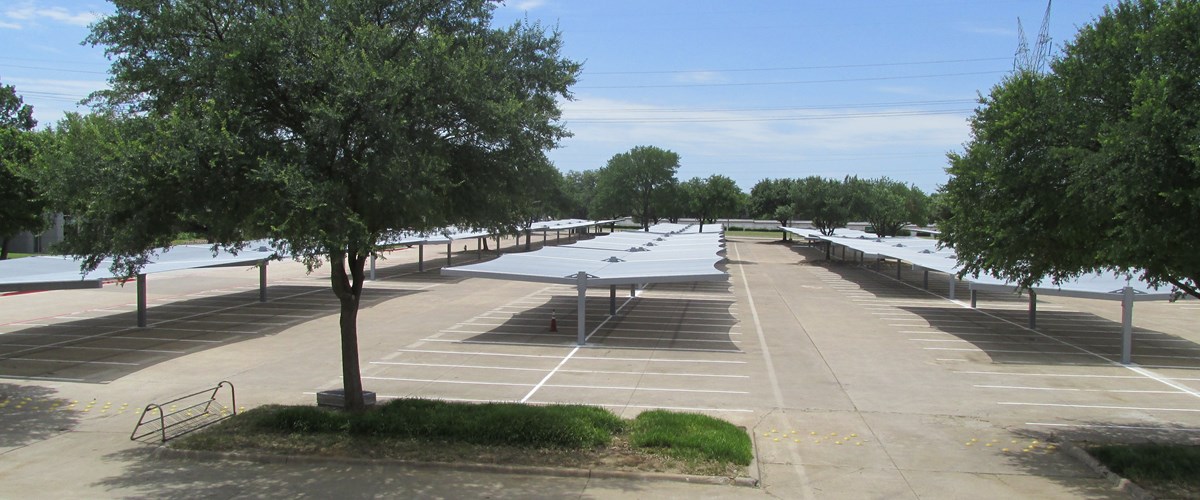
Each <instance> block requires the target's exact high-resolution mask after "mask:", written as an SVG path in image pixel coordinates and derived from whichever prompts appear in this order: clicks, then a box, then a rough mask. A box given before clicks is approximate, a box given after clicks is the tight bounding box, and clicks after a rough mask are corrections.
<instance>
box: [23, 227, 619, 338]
mask: <svg viewBox="0 0 1200 500" xmlns="http://www.w3.org/2000/svg"><path fill="white" fill-rule="evenodd" d="M616 222H617V221H615V220H600V221H592V220H581V219H564V220H555V221H543V222H537V223H534V224H533V225H532V226H531V227H530V228H528V232H527V234H534V233H541V234H542V237H543V242H545V241H546V239H547V238H548V235H549V234H550V232H554V233H555V241H558V240H559V238H561V236H562V235H563V233H566V236H567V238H568V239H570V238H572V237H575V238H576V239H578V238H577V236H576V235H579V234H586V233H589V232H591V231H592V228H600V227H603V226H606V225H607V226H610V227H611V226H612V225H613V224H615V223H616ZM492 237H494V238H496V241H497V244H496V251H497V252H499V248H500V244H499V241H500V237H501V235H500V234H498V233H495V232H490V231H479V230H472V229H459V228H452V227H451V228H444V229H441V230H437V231H431V232H425V233H415V232H407V233H401V234H399V235H396V236H394V237H391V238H388V239H387V240H385V241H382V242H380V246H381V247H382V248H384V249H387V248H395V247H400V246H406V247H411V246H416V247H417V248H418V264H417V265H418V271H424V268H425V259H424V248H425V245H442V244H445V245H447V246H446V250H447V252H446V266H450V265H451V264H452V262H451V256H452V252H451V250H452V247H453V245H454V244H455V243H458V242H463V241H470V240H472V239H473V240H476V242H477V245H478V247H479V249H482V244H483V243H482V242H483V239H484V238H492ZM280 257H281V256H278V255H277V254H276V252H275V250H273V249H271V248H270V247H269V246H267V244H266V242H265V241H264V242H252V243H251V244H250V245H248V246H247V247H246V248H243V249H241V250H238V251H236V252H230V251H227V250H224V249H216V250H214V249H213V247H212V246H211V245H176V246H173V247H170V248H163V249H160V250H158V251H156V252H153V254H152V256H151V258H150V260H149V261H148V262H147V263H146V264H145V266H144V267H143V268H142V269H141V272H139V273H138V274H137V276H136V277H135V278H134V280H135V282H136V284H137V323H138V326H139V327H145V326H146V324H147V305H146V304H147V293H148V290H147V286H146V276H147V275H149V274H155V273H163V272H170V271H179V270H184V269H202V268H210V267H234V266H257V267H258V270H259V301H260V302H266V301H267V263H268V262H270V261H271V260H274V259H278V258H280ZM282 257H283V258H286V256H282ZM479 257H480V258H482V251H481V252H480V254H479ZM111 265H112V261H111V260H109V259H105V260H104V261H101V262H100V264H99V266H97V267H96V269H95V270H94V271H90V272H87V273H82V272H80V261H79V258H77V257H75V256H51V255H40V256H31V257H25V258H20V259H10V260H5V261H0V293H3V292H30V291H41V290H69V289H82V288H100V287H102V286H104V284H106V283H113V282H118V281H120V280H121V278H122V277H121V276H117V275H115V274H113V273H112V272H111V271H110V270H109V267H110V266H111ZM370 279H372V280H373V279H375V257H374V256H372V258H371V274H370Z"/></svg>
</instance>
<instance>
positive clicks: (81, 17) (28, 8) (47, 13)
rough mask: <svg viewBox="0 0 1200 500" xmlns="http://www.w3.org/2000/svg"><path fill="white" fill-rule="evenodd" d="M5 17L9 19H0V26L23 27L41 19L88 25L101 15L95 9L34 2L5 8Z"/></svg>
mask: <svg viewBox="0 0 1200 500" xmlns="http://www.w3.org/2000/svg"><path fill="white" fill-rule="evenodd" d="M3 17H5V18H7V19H8V21H0V27H4V28H8V29H22V28H24V27H27V26H29V25H35V24H38V23H39V21H50V22H53V23H58V24H67V25H70V26H80V27H86V26H88V25H89V24H91V23H93V22H95V21H97V20H99V19H100V17H101V15H100V14H99V13H96V12H93V11H82V10H80V11H71V10H69V9H66V8H63V7H57V6H53V7H42V6H38V5H37V4H35V3H32V2H26V3H23V4H20V5H19V6H16V7H12V8H9V9H5V10H4V11H3Z"/></svg>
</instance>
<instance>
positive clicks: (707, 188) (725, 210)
mask: <svg viewBox="0 0 1200 500" xmlns="http://www.w3.org/2000/svg"><path fill="white" fill-rule="evenodd" d="M681 190H682V192H683V196H684V199H685V200H686V201H687V203H688V205H687V211H688V215H691V216H693V217H695V218H697V219H699V220H700V231H704V223H705V222H708V223H710V224H711V223H714V222H716V221H717V219H718V218H720V217H729V216H732V215H733V214H734V213H735V212H736V211H737V209H738V204H739V203H740V201H741V196H742V190H741V189H738V186H737V183H736V182H733V179H730V178H728V177H725V176H724V175H718V174H713V175H711V176H709V177H708V178H707V179H701V178H699V177H693V178H692V179H691V180H688V181H687V182H685V183H683V184H682V188H681Z"/></svg>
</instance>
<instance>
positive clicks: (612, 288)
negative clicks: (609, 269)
mask: <svg viewBox="0 0 1200 500" xmlns="http://www.w3.org/2000/svg"><path fill="white" fill-rule="evenodd" d="M608 315H609V316H616V315H617V285H608Z"/></svg>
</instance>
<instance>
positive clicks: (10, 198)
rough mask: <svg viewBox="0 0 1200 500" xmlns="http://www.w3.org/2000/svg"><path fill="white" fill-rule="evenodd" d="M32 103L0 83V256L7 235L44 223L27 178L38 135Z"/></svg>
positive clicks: (38, 196) (34, 188)
mask: <svg viewBox="0 0 1200 500" xmlns="http://www.w3.org/2000/svg"><path fill="white" fill-rule="evenodd" d="M36 126H37V121H36V120H34V119H33V107H32V106H30V105H28V104H25V102H24V100H23V99H22V98H21V96H18V95H17V90H16V88H14V87H13V86H12V85H0V260H3V259H7V258H8V241H9V238H10V237H12V236H14V235H16V234H17V233H20V232H21V231H37V230H40V229H42V228H43V227H45V226H46V219H45V217H44V215H45V214H44V212H45V206H46V204H45V201H44V198H43V197H42V196H41V193H40V192H39V190H38V187H37V185H36V184H35V183H34V181H33V180H32V179H31V178H30V175H31V174H32V172H31V169H32V163H33V158H34V155H35V154H36V151H37V144H38V142H39V139H40V137H41V135H40V134H39V133H38V132H35V131H34V130H33V129H34V127H36Z"/></svg>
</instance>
